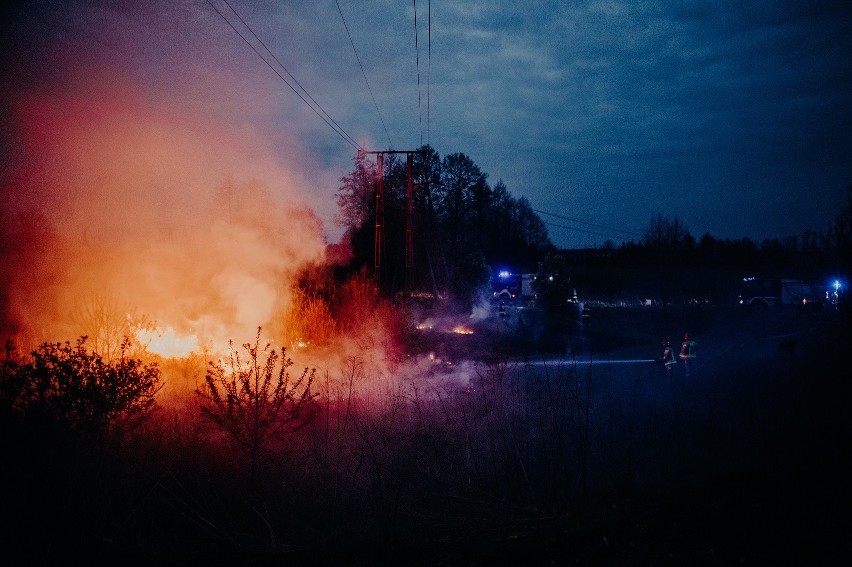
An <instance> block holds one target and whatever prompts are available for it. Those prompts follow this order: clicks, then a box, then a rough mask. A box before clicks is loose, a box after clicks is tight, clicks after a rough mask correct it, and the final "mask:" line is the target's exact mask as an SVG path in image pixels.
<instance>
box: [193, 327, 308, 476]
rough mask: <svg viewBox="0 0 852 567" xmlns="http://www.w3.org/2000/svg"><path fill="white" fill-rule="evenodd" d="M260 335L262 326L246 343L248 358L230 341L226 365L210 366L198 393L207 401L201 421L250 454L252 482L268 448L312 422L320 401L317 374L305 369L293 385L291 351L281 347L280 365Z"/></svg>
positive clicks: (212, 364)
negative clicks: (288, 432) (316, 400)
mask: <svg viewBox="0 0 852 567" xmlns="http://www.w3.org/2000/svg"><path fill="white" fill-rule="evenodd" d="M260 334H261V328H260V327H258V328H257V336H256V337H255V341H254V344H250V343H245V344H243V349H244V350H245V351H246V353H247V354H248V358H247V359H243V357H242V356H241V355H240V353H239V352H238V351H237V350H236V349H235V348H234V344H233V341H231V342H230V347H231V348H230V353H229V355H228V358H227V360H226V361H225V362H224V363H222V362H212V361H211V362H209V364H208V368H207V375H206V376H205V387H202V388H201V389H197V390H196V393H197V395H198V396H199V397H200V398H201V400H202V404H201V413H202V416H204V417H205V418H207V419H208V420H210V421H211V422H212V423H213V424H214V425H215V426H216V427H217V428H219V429H220V430H221V431H222V432H224V433H226V434H227V435H228V436H229V437H230V438H231V440H232V441H233V442H234V443H236V445H237V446H238V447H239V448H241V449H242V450H244V451H245V452H246V453H247V455H248V457H249V469H250V474H251V477H252V478H254V476H255V473H256V470H257V464H258V463H257V461H258V457H259V456H260V454H261V452H262V451H264V450H266V449H267V446H268V443H269V442H270V441H271V440H272V439H273V438H274V437H275V436H276V435H278V434H279V433H281V432H282V431H283V430H285V429H286V428H288V427H293V426H296V425H298V424H302V423H303V422H304V420H306V419H307V418H309V417H310V415H311V414H310V412H309V411H308V410H309V408H310V407H311V406H312V404H311V402H312V401H313V399H314V398H315V397H316V394H313V393H311V384H312V383H313V380H314V376H315V374H316V370H315V369H312V370H308V369H307V368H305V370H304V371H303V372H302V374H301V376H299V377H298V378H297V379H296V380H295V381H292V380H291V377H290V373H289V372H288V369H289V368H290V367H291V366H292V365H293V361H292V360H290V359H289V358H287V357H286V349H285V348H284V347H282V348H281V355H280V358H281V362H280V364H279V363H278V358H279V355H278V353H277V352H276V351H275V350H272V349H270V344H269V343H266V344H265V345H264V346H263V347H261V346H260ZM264 357H265V358H266V360H265V361H262V359H263V358H264ZM276 368H277V370H278V371H277V373H276Z"/></svg>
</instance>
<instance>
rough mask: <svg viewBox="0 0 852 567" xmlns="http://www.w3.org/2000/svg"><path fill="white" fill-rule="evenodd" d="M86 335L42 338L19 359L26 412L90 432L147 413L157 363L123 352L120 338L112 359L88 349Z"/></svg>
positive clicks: (125, 343) (157, 375) (127, 342)
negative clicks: (73, 340) (50, 340)
mask: <svg viewBox="0 0 852 567" xmlns="http://www.w3.org/2000/svg"><path fill="white" fill-rule="evenodd" d="M85 343H86V337H80V338H79V339H77V342H76V344H75V345H73V346H72V345H71V344H70V343H69V342H67V341H66V342H65V343H58V342H57V343H44V344H42V345H41V346H40V347H39V348H38V349H37V350H35V351H33V353H32V361H31V362H28V363H26V364H23V365H22V366H21V367H20V372H21V373H22V376H23V377H24V380H23V388H24V390H23V392H22V396H21V399H20V404H19V406H20V408H21V409H22V410H23V411H24V413H25V415H26V416H27V417H28V418H34V419H43V420H45V421H47V422H49V423H53V424H55V425H58V426H60V427H65V428H67V429H70V430H75V431H79V432H83V433H90V434H94V435H99V434H103V433H106V432H108V431H109V429H110V428H111V427H112V426H113V425H115V424H117V423H118V422H119V421H121V420H124V419H129V418H132V417H137V416H141V415H144V414H147V413H148V412H149V411H150V410H151V409H153V407H154V404H155V400H154V395H155V394H156V393H157V392H158V391H159V390H160V387H161V385H160V369H159V367H158V365H157V363H151V364H147V365H146V364H142V362H141V361H140V360H138V359H133V358H130V357H128V356H127V352H128V349H129V348H130V339H128V338H125V339H124V341H123V342H122V344H121V346H120V349H119V356H118V357H116V359H115V360H114V361H108V362H107V361H104V359H103V358H102V357H101V355H100V354H99V353H97V352H94V351H89V350H87V349H86V346H85Z"/></svg>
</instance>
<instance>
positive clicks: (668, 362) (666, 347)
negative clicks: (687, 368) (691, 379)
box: [657, 339, 677, 376]
mask: <svg viewBox="0 0 852 567" xmlns="http://www.w3.org/2000/svg"><path fill="white" fill-rule="evenodd" d="M660 345H661V346H662V347H663V354H662V355H660V358H658V359H657V360H658V361H659V362H661V363H662V364H663V366H664V367H665V368H666V375H668V376H671V374H672V367H674V365H675V363H677V360H676V359H675V356H674V351H673V350H672V347H671V345H670V344H669V341H667V340H665V339H663V340H662V341H661V342H660Z"/></svg>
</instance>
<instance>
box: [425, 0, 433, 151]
mask: <svg viewBox="0 0 852 567" xmlns="http://www.w3.org/2000/svg"><path fill="white" fill-rule="evenodd" d="M427 5H428V7H429V9H428V10H427V13H428V15H429V17H428V26H427V27H428V28H429V41H428V42H427V46H428V52H429V60H428V64H427V67H428V69H427V71H426V145H429V133H430V131H431V124H432V117H431V110H432V105H431V94H432V0H429V2H428V3H427Z"/></svg>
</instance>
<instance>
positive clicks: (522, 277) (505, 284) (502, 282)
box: [491, 270, 535, 303]
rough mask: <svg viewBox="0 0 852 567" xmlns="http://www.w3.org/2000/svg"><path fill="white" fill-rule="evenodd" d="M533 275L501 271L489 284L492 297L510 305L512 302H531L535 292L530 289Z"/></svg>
mask: <svg viewBox="0 0 852 567" xmlns="http://www.w3.org/2000/svg"><path fill="white" fill-rule="evenodd" d="M534 279H535V275H534V274H514V273H512V272H510V271H508V270H501V271H499V272H497V275H496V276H495V277H494V279H493V280H492V282H491V290H492V297H494V299H498V300H500V301H503V302H504V303H510V302H513V301H532V300H533V299H535V292H534V291H533V289H532V282H533V280H534Z"/></svg>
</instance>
